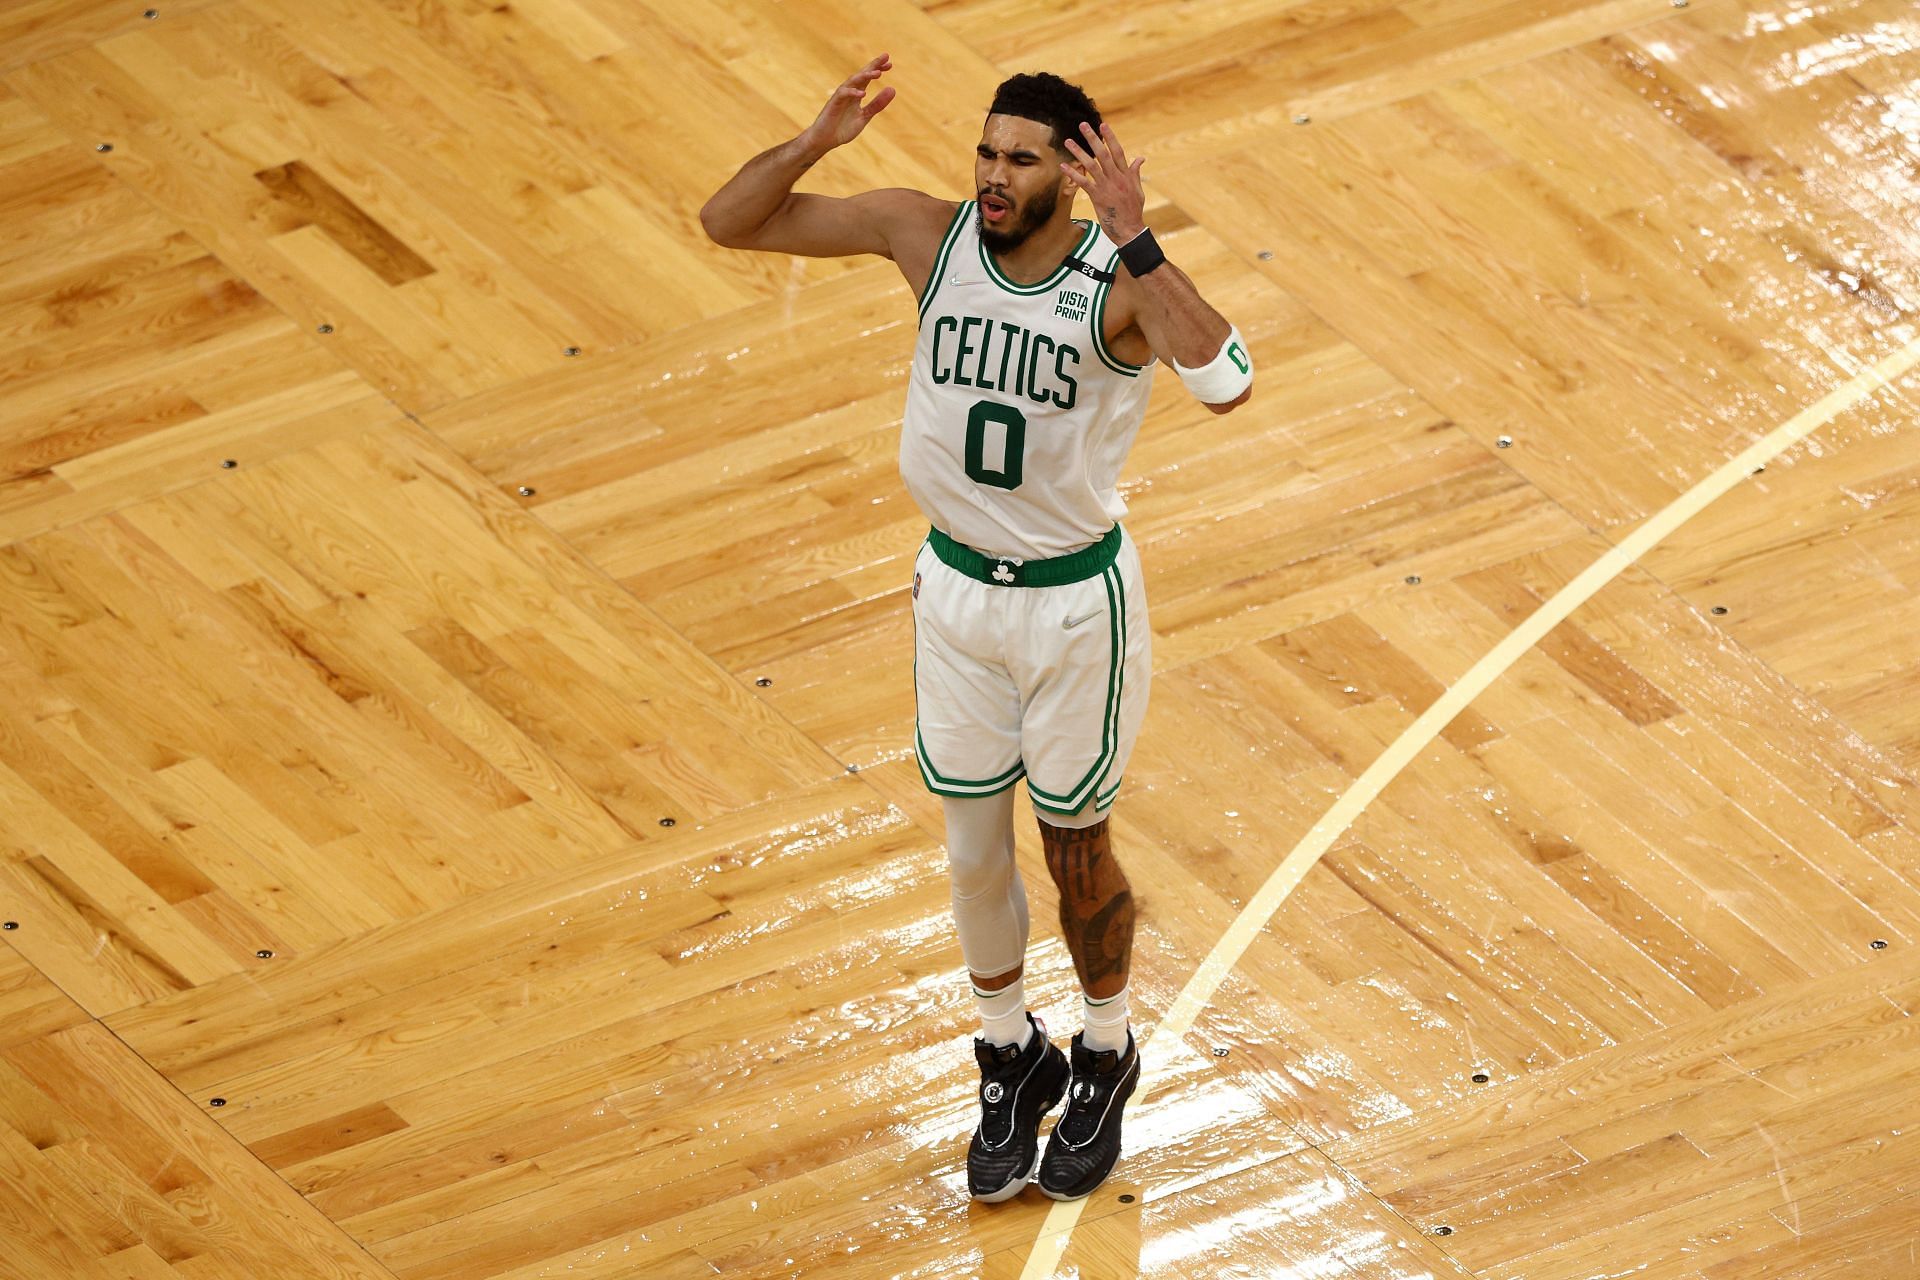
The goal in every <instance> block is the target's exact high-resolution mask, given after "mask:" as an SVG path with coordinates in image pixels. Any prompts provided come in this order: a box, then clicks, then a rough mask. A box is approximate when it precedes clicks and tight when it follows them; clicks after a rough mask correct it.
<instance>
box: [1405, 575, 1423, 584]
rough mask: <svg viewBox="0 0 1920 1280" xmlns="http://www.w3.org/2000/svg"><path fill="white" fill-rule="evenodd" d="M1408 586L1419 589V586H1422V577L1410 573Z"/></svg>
mask: <svg viewBox="0 0 1920 1280" xmlns="http://www.w3.org/2000/svg"><path fill="white" fill-rule="evenodd" d="M1407 585H1408V586H1410V587H1417V586H1419V585H1420V575H1419V574H1417V573H1410V574H1408V575H1407Z"/></svg>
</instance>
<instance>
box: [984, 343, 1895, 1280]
mask: <svg viewBox="0 0 1920 1280" xmlns="http://www.w3.org/2000/svg"><path fill="white" fill-rule="evenodd" d="M1916 364H1920V339H1916V340H1915V341H1913V342H1910V343H1908V344H1907V345H1906V346H1904V347H1902V348H1901V349H1900V350H1898V351H1896V352H1894V353H1893V354H1892V355H1890V356H1887V357H1886V358H1885V359H1883V360H1881V361H1880V362H1879V363H1878V364H1875V365H1873V366H1871V367H1869V368H1867V369H1863V370H1862V371H1861V372H1859V373H1857V374H1855V375H1854V376H1853V377H1852V378H1850V379H1848V380H1847V381H1846V382H1845V383H1843V384H1842V385H1841V386H1839V387H1836V388H1835V389H1834V390H1832V391H1830V392H1828V393H1827V394H1826V395H1824V396H1822V397H1821V398H1820V399H1818V400H1816V401H1815V402H1814V403H1813V404H1811V405H1809V406H1807V407H1806V408H1805V409H1802V410H1801V411H1800V412H1799V413H1797V414H1795V415H1794V416H1793V417H1791V418H1789V419H1788V420H1787V421H1785V422H1783V423H1781V424H1780V425H1779V426H1778V427H1775V428H1774V429H1773V430H1772V431H1770V432H1768V433H1767V434H1766V435H1765V436H1762V437H1761V438H1760V439H1759V440H1756V441H1755V442H1754V443H1753V444H1751V445H1749V446H1747V448H1745V449H1743V450H1742V451H1741V452H1740V453H1738V454H1737V455H1735V456H1734V457H1733V458H1731V459H1730V460H1728V461H1727V462H1725V463H1723V464H1721V466H1720V467H1719V468H1718V469H1716V470H1715V471H1714V472H1713V474H1711V475H1709V476H1708V477H1707V478H1706V479H1704V480H1702V481H1700V482H1699V483H1698V484H1696V485H1694V486H1693V488H1691V489H1689V490H1687V491H1686V492H1685V493H1683V494H1681V495H1680V496H1679V497H1678V498H1675V499H1674V500H1673V501H1672V502H1671V503H1669V504H1668V505H1667V506H1666V507H1665V508H1663V509H1662V510H1660V511H1659V512H1657V513H1656V514H1654V515H1653V516H1652V517H1650V518H1649V519H1648V520H1647V521H1646V522H1645V523H1644V524H1642V525H1640V526H1639V527H1638V528H1636V529H1635V530H1634V531H1633V532H1631V533H1629V534H1628V535H1627V536H1626V537H1625V538H1623V539H1621V541H1620V542H1619V543H1618V544H1617V545H1615V546H1612V547H1609V548H1608V549H1607V550H1606V552H1605V553H1604V554H1602V555H1601V556H1600V558H1599V559H1598V560H1595V561H1594V562H1593V563H1592V564H1590V565H1588V566H1587V567H1586V569H1584V570H1582V571H1581V573H1580V574H1579V576H1577V577H1575V578H1574V579H1573V581H1571V582H1569V583H1567V585H1566V586H1564V587H1562V588H1560V590H1559V591H1558V592H1556V593H1555V594H1554V595H1553V597H1552V598H1551V599H1549V600H1548V601H1547V602H1546V603H1545V604H1542V605H1541V606H1540V607H1539V608H1538V609H1536V610H1535V611H1534V613H1533V615H1532V616H1531V617H1529V618H1528V619H1527V620H1526V621H1525V622H1523V623H1521V624H1520V625H1519V626H1518V627H1515V628H1514V629H1513V631H1512V632H1511V633H1510V634H1509V635H1507V636H1506V637H1505V638H1503V639H1502V640H1501V641H1500V642H1499V643H1498V644H1496V645H1494V647H1493V648H1492V649H1490V650H1488V651H1487V653H1486V656H1484V657H1482V658H1481V659H1480V660H1479V661H1478V662H1476V663H1474V664H1473V666H1472V667H1471V668H1470V669H1468V671H1467V673H1466V674H1465V675H1463V676H1461V677H1460V679H1459V680H1458V681H1456V682H1455V683H1454V684H1453V685H1452V687H1450V688H1449V689H1447V691H1446V692H1445V693H1443V694H1441V695H1440V697H1439V698H1438V699H1437V700H1436V701H1435V702H1434V703H1433V705H1432V706H1430V707H1428V708H1427V709H1426V710H1425V711H1424V712H1422V713H1421V714H1420V716H1419V717H1418V718H1417V719H1415V720H1414V722H1413V723H1412V724H1411V725H1408V726H1407V728H1406V730H1405V731H1404V732H1402V733H1401V735H1400V736H1399V737H1398V738H1396V739H1394V741H1393V743H1392V744H1391V745H1389V746H1388V747H1387V749H1386V750H1385V751H1383V752H1381V753H1380V756H1379V758H1378V759H1376V760H1375V761H1374V762H1373V763H1372V764H1371V765H1369V766H1368V767H1367V770H1366V772H1364V773H1362V774H1361V775H1360V776H1359V777H1358V778H1356V779H1354V781H1353V785H1351V786H1349V787H1348V788H1347V789H1346V792H1345V793H1344V794H1342V795H1341V797H1340V798H1339V799H1338V800H1336V801H1334V802H1333V807H1332V808H1330V809H1328V810H1327V811H1326V813H1325V814H1323V815H1321V817H1320V819H1319V820H1318V821H1317V822H1315V823H1314V824H1313V826H1312V827H1310V828H1309V829H1308V830H1307V833H1306V835H1304V836H1302V837H1301V838H1300V842H1299V843H1298V844H1296V845H1295V846H1294V847H1293V852H1291V853H1289V854H1288V855H1287V856H1286V857H1285V858H1284V859H1283V860H1282V861H1281V863H1280V865H1279V866H1278V867H1276V868H1275V869H1274V872H1273V874H1272V875H1271V876H1269V877H1268V878H1267V882H1266V883H1265V884H1263V885H1261V886H1260V890H1259V892H1257V893H1255V894H1254V895H1253V897H1252V899H1251V900H1249V901H1248V903H1247V905H1246V906H1245V907H1244V908H1242V909H1241V912H1240V914H1239V915H1238V916H1237V917H1235V919H1234V921H1233V923H1232V924H1230V925H1228V926H1227V930H1226V932H1225V933H1224V934H1222V935H1221V937H1220V941H1218V942H1216V943H1215V944H1214V946H1213V950H1212V951H1209V952H1208V953H1207V956H1206V958H1205V959H1204V960H1202V961H1201V962H1200V967H1199V968H1198V969H1196V970H1195V971H1194V974H1193V976H1192V977H1191V978H1189V979H1187V985H1186V986H1184V987H1182V988H1181V989H1180V994H1179V995H1178V996H1176V997H1175V998H1174V1001H1173V1007H1172V1008H1171V1009H1169V1010H1168V1011H1167V1016H1166V1017H1164V1018H1162V1019H1161V1020H1160V1023H1159V1025H1158V1026H1157V1027H1155V1028H1154V1030H1153V1034H1152V1036H1151V1037H1150V1039H1151V1040H1154V1041H1161V1042H1163V1043H1171V1042H1173V1041H1177V1040H1179V1039H1180V1038H1181V1037H1182V1036H1184V1035H1186V1033H1187V1032H1188V1031H1189V1030H1191V1029H1192V1027H1193V1020H1194V1018H1196V1017H1197V1016H1198V1015H1199V1013H1200V1010H1201V1009H1202V1008H1203V1007H1205V1005H1206V1003H1207V1001H1209V1000H1211V999H1212V998H1213V993H1214V991H1215V990H1217V989H1218V988H1219V986H1220V984H1221V982H1223V981H1225V979H1226V976H1227V974H1228V972H1229V971H1231V970H1232V968H1233V966H1234V965H1235V964H1237V963H1239V960H1240V957H1241V956H1242V955H1243V954H1245V953H1246V950H1247V948H1248V947H1249V946H1250V945H1252V942H1253V939H1254V936H1255V935H1256V934H1258V933H1259V932H1260V931H1261V930H1262V929H1264V928H1266V926H1267V921H1268V920H1271V919H1272V918H1273V914H1274V913H1275V912H1276V911H1278V910H1279V909H1280V906H1281V904H1282V903H1284V902H1285V901H1286V900H1287V895H1288V894H1290V893H1292V892H1293V890H1294V889H1295V887H1296V886H1298V885H1299V883H1300V881H1301V880H1303V879H1304V878H1305V877H1306V874H1307V872H1308V871H1309V870H1310V869H1311V868H1312V867H1313V864H1314V863H1316V862H1318V861H1319V860H1320V857H1321V855H1322V854H1324V853H1326V851H1327V850H1328V849H1329V848H1330V847H1332V845H1333V842H1334V841H1335V840H1336V839H1338V838H1339V837H1340V834H1341V833H1342V832H1344V831H1345V830H1346V829H1347V827H1348V826H1349V825H1351V824H1352V822H1353V820H1354V819H1355V818H1357V817H1359V816H1360V812H1361V810H1363V809H1365V808H1366V807H1367V806H1368V805H1369V804H1371V803H1372V802H1373V800H1374V797H1376V796H1378V795H1379V794H1380V793H1381V792H1382V791H1383V790H1385V789H1386V786H1387V784H1388V783H1389V782H1392V781H1393V779H1394V778H1395V777H1396V776H1397V775H1398V774H1399V772H1400V771H1401V770H1402V769H1404V768H1405V767H1406V766H1407V763H1408V762H1409V761H1411V760H1412V759H1413V758H1414V757H1415V756H1417V755H1419V754H1420V752H1422V751H1424V750H1425V749H1426V747H1427V744H1428V743H1430V742H1432V741H1433V739H1434V738H1435V737H1436V736H1438V734H1439V733H1440V731H1441V730H1442V729H1444V728H1445V727H1446V726H1447V724H1448V722H1450V721H1451V720H1452V719H1453V718H1454V717H1455V716H1457V715H1459V714H1460V713H1461V712H1462V711H1464V710H1466V709H1467V707H1468V705H1469V704H1471V703H1472V702H1473V700H1474V699H1475V698H1477V697H1479V696H1480V695H1481V694H1482V693H1483V692H1485V691H1486V689H1487V686H1489V685H1491V684H1492V683H1493V682H1494V681H1495V680H1497V679H1499V677H1500V676H1501V675H1502V674H1503V673H1505V671H1506V670H1507V668H1508V667H1510V666H1512V665H1513V664H1514V663H1515V662H1516V661H1518V660H1519V658H1520V655H1521V654H1523V653H1525V652H1526V651H1527V650H1529V649H1531V648H1532V647H1533V646H1534V645H1536V644H1538V643H1539V642H1540V639H1541V637H1543V636H1545V635H1546V634H1547V633H1548V632H1549V631H1551V630H1553V629H1554V628H1555V627H1557V626H1559V625H1560V624H1561V623H1562V622H1564V621H1566V619H1567V617H1568V616H1569V615H1570V614H1572V613H1573V611H1574V610H1575V609H1577V608H1579V607H1580V606H1581V605H1583V604H1585V603H1586V602H1587V601H1588V600H1590V599H1591V598H1593V596H1594V595H1596V594H1597V593H1598V592H1599V590H1600V588H1602V587H1604V586H1606V585H1607V584H1608V583H1609V582H1611V581H1613V580H1614V579H1615V578H1616V577H1618V576H1619V575H1620V574H1621V572H1623V571H1624V570H1625V569H1626V568H1627V567H1628V566H1629V565H1631V564H1633V562H1634V561H1636V560H1638V559H1639V558H1640V557H1641V556H1643V555H1645V554H1646V553H1647V552H1648V551H1650V550H1652V549H1653V548H1654V546H1656V545H1657V544H1658V543H1659V542H1660V541H1661V540H1662V539H1664V538H1667V537H1668V536H1670V535H1671V534H1672V533H1673V531H1674V530H1675V529H1678V528H1679V527H1680V526H1681V525H1682V524H1684V523H1686V522H1687V521H1688V520H1690V519H1692V518H1693V517H1694V516H1696V515H1698V514H1699V513H1700V512H1701V510H1702V509H1704V508H1705V507H1706V506H1707V504H1708V503H1710V502H1712V501H1713V500H1714V499H1716V498H1718V497H1720V496H1721V495H1722V494H1724V493H1726V492H1727V491H1728V490H1729V489H1731V488H1733V487H1734V486H1735V485H1736V484H1738V483H1740V481H1741V480H1742V479H1744V478H1745V477H1747V476H1748V475H1750V474H1752V473H1753V471H1754V470H1755V469H1756V468H1758V467H1762V466H1765V465H1766V464H1767V463H1768V462H1770V461H1771V460H1772V459H1773V458H1775V457H1777V456H1778V455H1779V454H1780V453H1782V452H1783V451H1785V450H1786V449H1788V448H1790V447H1791V446H1792V445H1794V444H1796V443H1798V442H1799V441H1800V440H1803V439H1805V438H1806V437H1807V436H1808V435H1810V434H1812V433H1813V432H1814V431H1815V430H1817V429H1819V428H1820V427H1823V426H1825V425H1826V424H1827V423H1829V422H1831V421H1833V420H1834V419H1835V418H1837V417H1839V416H1840V415H1841V414H1842V413H1845V412H1846V411H1847V410H1848V409H1850V408H1852V407H1853V406H1854V405H1855V404H1857V403H1859V402H1860V401H1861V400H1862V399H1864V398H1865V397H1866V396H1868V395H1871V394H1872V393H1873V392H1875V391H1878V390H1879V389H1881V388H1882V387H1889V386H1891V385H1892V384H1893V383H1894V382H1895V381H1897V380H1898V379H1899V378H1900V377H1901V376H1903V375H1904V374H1905V373H1907V371H1908V370H1910V369H1912V368H1913V367H1914V366H1915V365H1916ZM1146 1043H1147V1042H1146V1041H1143V1042H1142V1047H1143V1048H1144V1046H1145V1044H1146ZM1165 1075H1166V1072H1165V1071H1160V1072H1152V1071H1150V1072H1149V1073H1148V1075H1147V1076H1146V1078H1145V1079H1144V1080H1142V1081H1141V1090H1140V1100H1141V1101H1144V1100H1145V1099H1146V1098H1147V1097H1148V1096H1149V1095H1151V1094H1152V1092H1153V1091H1154V1088H1155V1086H1156V1085H1158V1084H1159V1083H1161V1082H1162V1080H1163V1079H1164V1077H1165ZM1085 1205H1086V1200H1085V1199H1080V1200H1066V1201H1060V1202H1057V1203H1055V1204H1054V1205H1053V1206H1052V1208H1050V1209H1049V1210H1048V1211H1047V1220H1046V1222H1044V1223H1043V1224H1042V1225H1041V1227H1040V1236H1039V1238H1038V1239H1037V1240H1035V1241H1034V1246H1033V1252H1032V1253H1031V1254H1029V1255H1028V1257H1027V1265H1026V1267H1025V1268H1024V1269H1023V1270H1022V1271H1021V1272H1020V1280H1047V1278H1048V1277H1050V1276H1052V1275H1053V1274H1054V1272H1055V1271H1056V1270H1058V1268H1059V1265H1060V1259H1061V1257H1062V1256H1063V1255H1064V1254H1065V1253H1066V1250H1067V1244H1068V1242H1069V1241H1070V1240H1071V1239H1072V1236H1073V1227H1074V1224H1075V1223H1076V1222H1078V1221H1079V1220H1080V1213H1081V1210H1082V1209H1083V1208H1084V1207H1085Z"/></svg>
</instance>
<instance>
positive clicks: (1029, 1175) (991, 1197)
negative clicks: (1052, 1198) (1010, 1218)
mask: <svg viewBox="0 0 1920 1280" xmlns="http://www.w3.org/2000/svg"><path fill="white" fill-rule="evenodd" d="M1066 1096H1067V1081H1066V1078H1065V1077H1062V1079H1061V1081H1060V1087H1059V1088H1058V1089H1055V1090H1054V1091H1053V1096H1052V1097H1050V1098H1048V1099H1047V1105H1045V1106H1044V1107H1041V1108H1040V1114H1039V1115H1037V1116H1035V1117H1034V1118H1033V1127H1034V1128H1035V1129H1036V1130H1037V1129H1039V1127H1040V1122H1041V1121H1042V1120H1045V1119H1046V1118H1047V1112H1049V1111H1051V1110H1053V1109H1054V1108H1055V1107H1057V1106H1059V1105H1060V1099H1062V1098H1064V1097H1066ZM1039 1169H1040V1135H1039V1134H1038V1133H1035V1134H1034V1142H1033V1160H1032V1162H1031V1163H1029V1164H1028V1165H1027V1171H1026V1172H1025V1173H1023V1174H1021V1175H1020V1176H1019V1177H1017V1178H1015V1179H1014V1180H1013V1181H1011V1182H1009V1183H1008V1184H1007V1185H1006V1186H1004V1187H1002V1188H1000V1189H999V1190H998V1191H989V1192H988V1193H986V1194H985V1195H982V1194H980V1193H979V1192H977V1191H976V1192H973V1193H972V1195H973V1198H974V1199H975V1200H978V1201H979V1202H980V1203H981V1204H999V1203H1000V1202H1001V1201H1003V1200H1011V1199H1013V1198H1014V1197H1015V1196H1017V1195H1019V1194H1020V1193H1021V1192H1022V1191H1025V1190H1026V1189H1027V1184H1028V1183H1029V1182H1032V1181H1033V1175H1034V1174H1035V1173H1037V1172H1038V1171H1039ZM1056 1198H1057V1197H1056Z"/></svg>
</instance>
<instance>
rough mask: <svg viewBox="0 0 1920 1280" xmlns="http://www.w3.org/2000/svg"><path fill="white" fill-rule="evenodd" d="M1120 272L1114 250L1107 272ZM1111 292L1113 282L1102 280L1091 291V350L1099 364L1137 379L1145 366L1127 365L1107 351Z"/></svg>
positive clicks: (1123, 375)
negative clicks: (1096, 355)
mask: <svg viewBox="0 0 1920 1280" xmlns="http://www.w3.org/2000/svg"><path fill="white" fill-rule="evenodd" d="M1119 270H1120V251H1119V250H1118V249H1115V250H1114V251H1113V257H1112V258H1111V259H1109V260H1108V262H1107V272H1108V274H1110V275H1117V274H1118V272H1119ZM1111 292H1113V281H1111V280H1102V281H1101V282H1100V283H1099V285H1098V286H1096V287H1095V289H1094V291H1093V349H1094V351H1095V352H1096V353H1097V354H1098V355H1099V357H1100V362H1101V363H1102V364H1104V365H1106V366H1107V368H1109V369H1111V370H1113V371H1114V372H1115V373H1117V374H1119V375H1121V376H1122V377H1126V378H1137V377H1139V376H1140V371H1141V370H1142V369H1144V368H1146V367H1147V366H1145V365H1143V364H1128V363H1127V362H1126V361H1125V360H1122V359H1121V358H1120V357H1119V356H1116V355H1115V354H1113V352H1111V351H1109V350H1108V349H1107V295H1108V294H1109V293H1111Z"/></svg>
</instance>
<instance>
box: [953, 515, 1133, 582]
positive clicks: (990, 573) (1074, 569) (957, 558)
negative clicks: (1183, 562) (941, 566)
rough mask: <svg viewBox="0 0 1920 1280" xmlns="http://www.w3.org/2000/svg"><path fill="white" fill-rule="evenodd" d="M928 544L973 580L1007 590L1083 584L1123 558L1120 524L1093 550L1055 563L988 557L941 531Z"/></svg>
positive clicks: (1087, 548)
mask: <svg viewBox="0 0 1920 1280" xmlns="http://www.w3.org/2000/svg"><path fill="white" fill-rule="evenodd" d="M927 541H928V542H929V543H931V544H932V545H933V554H935V555H936V556H939V557H940V559H941V561H942V562H943V563H945V564H946V565H948V566H949V567H950V568H954V569H958V570H959V571H960V572H961V573H964V574H966V575H967V576H968V577H969V578H978V579H979V580H980V581H982V582H992V583H997V584H999V585H1000V586H1003V587H1058V586H1064V585H1065V584H1067V583H1069V582H1083V581H1085V580H1086V579H1088V578H1093V577H1098V576H1099V575H1100V574H1102V573H1104V572H1105V571H1106V568H1107V566H1108V565H1110V564H1112V563H1113V559H1114V557H1115V556H1117V555H1119V554H1120V526H1119V525H1117V524H1116V525H1115V526H1113V528H1111V529H1109V530H1107V536H1106V537H1104V538H1102V539H1100V541H1098V542H1096V543H1094V544H1092V545H1091V546H1086V547H1082V548H1080V550H1078V551H1075V552H1073V553H1072V554H1071V555H1064V556H1055V557H1054V558H1053V559H1051V560H1015V559H1013V558H1012V557H1002V556H990V555H985V554H983V553H981V552H978V551H975V550H974V549H973V548H972V547H969V546H963V545H962V544H960V543H958V542H955V541H954V540H953V539H952V538H949V537H948V536H947V535H946V534H944V533H942V532H940V531H939V530H938V529H929V530H928V531H927Z"/></svg>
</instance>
